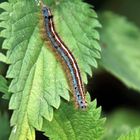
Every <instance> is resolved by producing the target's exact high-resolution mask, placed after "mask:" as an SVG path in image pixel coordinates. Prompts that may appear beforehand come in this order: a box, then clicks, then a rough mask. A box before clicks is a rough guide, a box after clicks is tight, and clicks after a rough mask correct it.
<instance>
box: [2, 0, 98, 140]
mask: <svg viewBox="0 0 140 140" xmlns="http://www.w3.org/2000/svg"><path fill="white" fill-rule="evenodd" d="M48 4H50V7H51V9H52V11H53V14H54V22H55V25H56V30H57V31H58V33H59V34H60V36H62V37H63V38H62V40H63V41H64V42H66V44H67V45H68V47H69V48H70V50H71V51H72V52H73V53H74V56H75V57H76V60H77V61H78V64H79V66H80V68H81V72H82V75H83V79H84V82H85V83H87V78H86V72H87V73H88V74H91V69H90V65H92V66H97V62H96V60H95V58H100V53H99V51H100V47H99V45H98V43H97V40H98V39H99V34H98V32H97V31H96V30H95V28H96V27H100V24H99V23H98V21H97V19H96V17H97V15H96V13H95V12H94V11H92V10H91V9H90V6H89V5H87V4H84V3H82V2H81V1H80V0H79V1H75V0H72V1H66V0H63V1H61V2H59V3H57V4H55V1H53V0H52V1H49V2H48ZM0 7H1V8H3V9H4V10H6V11H5V12H4V13H3V14H1V15H0V19H1V20H3V21H2V22H1V23H0V26H1V27H3V28H5V29H4V30H3V31H2V32H1V36H2V37H5V38H6V39H5V40H4V43H3V46H2V47H3V48H4V49H7V50H8V52H7V59H8V60H9V61H10V63H11V65H10V67H9V69H8V72H7V78H13V80H12V82H11V84H10V87H9V91H10V92H12V93H13V94H12V97H11V100H10V105H9V108H10V109H12V110H14V112H13V115H12V118H11V125H12V126H14V127H13V130H12V133H11V136H10V138H9V139H10V140H19V139H20V140H25V139H26V140H34V139H35V130H34V128H36V129H37V130H41V129H42V125H43V118H45V119H46V120H49V121H50V120H52V118H53V108H56V109H58V108H59V106H60V97H62V98H64V99H66V100H70V99H69V98H70V97H69V91H68V89H69V87H68V84H67V79H66V77H65V72H64V71H63V70H62V67H61V64H60V62H58V60H57V59H56V57H55V55H54V54H53V52H51V51H50V49H48V48H47V47H48V46H47V44H46V43H45V41H43V40H42V38H41V35H40V30H41V29H40V28H41V27H40V22H39V19H40V17H39V13H40V7H37V5H36V3H35V1H27V0H9V3H7V2H5V3H2V4H1V5H0ZM70 7H71V8H70ZM23 9H24V10H23ZM68 17H69V18H68ZM70 17H71V18H70ZM73 23H75V24H73ZM87 23H88V24H87ZM42 26H43V25H42ZM91 31H93V32H91Z"/></svg>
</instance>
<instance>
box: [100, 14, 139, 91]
mask: <svg viewBox="0 0 140 140" xmlns="http://www.w3.org/2000/svg"><path fill="white" fill-rule="evenodd" d="M100 19H101V22H102V25H103V28H102V30H101V43H102V60H101V63H100V65H101V66H102V67H103V68H105V69H106V70H107V71H109V72H110V73H112V74H113V75H115V76H116V77H117V78H119V79H120V80H121V81H122V82H123V83H124V84H125V85H127V86H128V87H130V88H133V89H136V90H138V91H140V70H139V68H140V61H139V60H140V34H139V33H140V30H139V28H137V27H136V26H135V25H134V24H132V23H130V22H128V21H127V20H126V19H125V18H124V17H120V16H118V15H115V14H113V13H110V12H106V13H104V14H102V15H101V17H100Z"/></svg>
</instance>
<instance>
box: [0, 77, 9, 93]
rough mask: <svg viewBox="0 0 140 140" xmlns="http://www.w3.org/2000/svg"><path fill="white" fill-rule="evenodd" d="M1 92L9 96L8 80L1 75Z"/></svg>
mask: <svg viewBox="0 0 140 140" xmlns="http://www.w3.org/2000/svg"><path fill="white" fill-rule="evenodd" d="M0 92H2V93H5V94H8V84H7V81H6V79H5V78H4V77H3V76H1V75H0Z"/></svg>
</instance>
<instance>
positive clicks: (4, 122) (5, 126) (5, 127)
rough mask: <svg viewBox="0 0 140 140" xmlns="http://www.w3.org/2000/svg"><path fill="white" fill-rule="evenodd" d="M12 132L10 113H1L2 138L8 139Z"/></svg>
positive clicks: (0, 134)
mask: <svg viewBox="0 0 140 140" xmlns="http://www.w3.org/2000/svg"><path fill="white" fill-rule="evenodd" d="M9 134H10V122H9V119H8V114H7V113H4V114H1V113H0V140H8V136H9Z"/></svg>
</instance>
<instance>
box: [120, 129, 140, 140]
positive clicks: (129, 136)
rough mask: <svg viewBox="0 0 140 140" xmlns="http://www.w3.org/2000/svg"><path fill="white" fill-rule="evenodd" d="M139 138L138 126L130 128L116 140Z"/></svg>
mask: <svg viewBox="0 0 140 140" xmlns="http://www.w3.org/2000/svg"><path fill="white" fill-rule="evenodd" d="M139 139H140V127H138V128H135V129H133V130H131V131H130V132H129V133H128V134H126V135H122V136H121V137H120V138H118V140H139Z"/></svg>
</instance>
